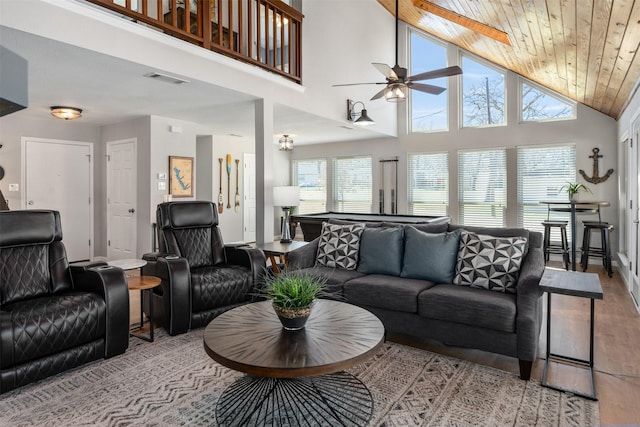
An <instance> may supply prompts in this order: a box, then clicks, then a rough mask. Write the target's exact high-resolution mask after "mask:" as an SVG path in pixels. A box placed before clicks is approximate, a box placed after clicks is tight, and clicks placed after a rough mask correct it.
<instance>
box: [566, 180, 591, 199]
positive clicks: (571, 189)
mask: <svg viewBox="0 0 640 427" xmlns="http://www.w3.org/2000/svg"><path fill="white" fill-rule="evenodd" d="M562 190H565V191H566V192H567V194H568V195H569V200H570V201H572V202H574V201H576V200H577V198H578V193H579V192H580V191H585V192H587V193H591V190H589V187H587V186H586V185H584V184H583V183H581V182H567V184H565V185H563V186H562V187H561V188H560V191H562Z"/></svg>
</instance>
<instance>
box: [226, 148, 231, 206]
mask: <svg viewBox="0 0 640 427" xmlns="http://www.w3.org/2000/svg"><path fill="white" fill-rule="evenodd" d="M227 209H231V154H227Z"/></svg>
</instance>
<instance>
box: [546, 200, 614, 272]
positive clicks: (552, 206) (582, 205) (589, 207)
mask: <svg viewBox="0 0 640 427" xmlns="http://www.w3.org/2000/svg"><path fill="white" fill-rule="evenodd" d="M540 203H541V204H543V205H547V206H548V208H549V211H550V212H570V213H571V269H572V270H573V271H576V213H584V212H590V211H593V210H596V211H597V213H598V221H600V220H601V219H600V218H601V217H600V208H601V207H607V206H610V203H609V202H603V201H591V202H577V201H575V200H574V201H566V202H563V201H555V200H552V201H542V202H540Z"/></svg>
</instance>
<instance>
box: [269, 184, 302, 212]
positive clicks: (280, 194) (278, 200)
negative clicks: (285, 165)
mask: <svg viewBox="0 0 640 427" xmlns="http://www.w3.org/2000/svg"><path fill="white" fill-rule="evenodd" d="M299 204H300V187H297V186H295V185H285V186H279V187H273V206H281V207H291V206H298V205H299Z"/></svg>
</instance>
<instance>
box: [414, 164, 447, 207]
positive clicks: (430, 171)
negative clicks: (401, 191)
mask: <svg viewBox="0 0 640 427" xmlns="http://www.w3.org/2000/svg"><path fill="white" fill-rule="evenodd" d="M408 164H409V171H408V173H409V214H411V215H437V216H445V215H447V211H448V205H449V156H448V154H447V153H419V154H409V161H408Z"/></svg>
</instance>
